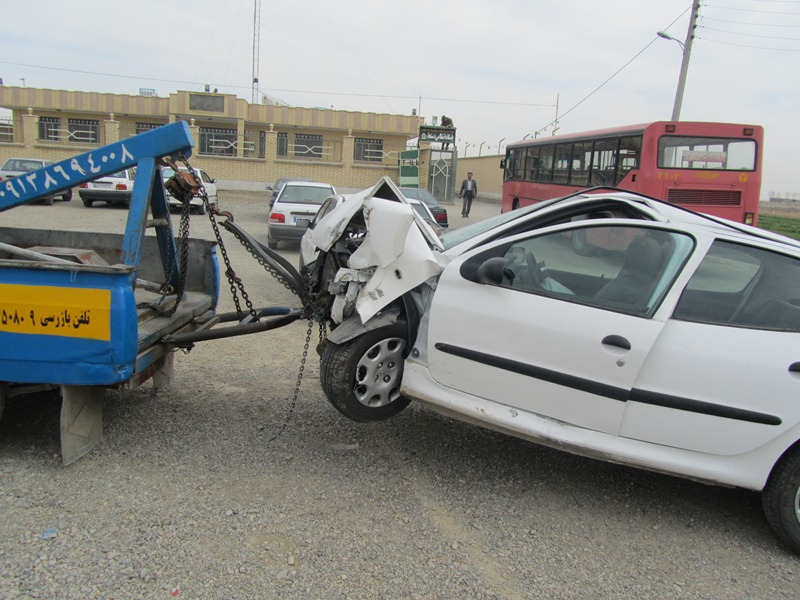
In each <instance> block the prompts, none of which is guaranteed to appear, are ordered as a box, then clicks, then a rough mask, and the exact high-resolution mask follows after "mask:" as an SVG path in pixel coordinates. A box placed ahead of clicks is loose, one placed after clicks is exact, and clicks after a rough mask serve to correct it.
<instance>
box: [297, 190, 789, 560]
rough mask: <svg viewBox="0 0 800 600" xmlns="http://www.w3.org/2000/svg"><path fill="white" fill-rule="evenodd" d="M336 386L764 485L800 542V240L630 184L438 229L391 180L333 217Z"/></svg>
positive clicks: (326, 308)
mask: <svg viewBox="0 0 800 600" xmlns="http://www.w3.org/2000/svg"><path fill="white" fill-rule="evenodd" d="M303 255H304V258H303V260H304V262H305V264H306V267H305V269H304V272H305V277H306V278H307V281H308V284H309V286H310V289H311V291H312V295H313V298H314V306H315V309H316V311H317V314H318V315H322V318H324V319H326V320H327V321H328V323H329V324H330V327H331V333H330V334H329V335H328V338H327V340H326V343H324V344H323V347H322V349H321V356H322V358H321V370H320V371H321V382H322V388H323V390H324V392H325V394H326V396H327V397H328V399H329V400H330V402H331V403H332V404H333V405H334V406H335V407H336V408H337V409H338V410H339V411H340V412H342V413H343V414H344V415H346V416H348V417H350V418H351V419H354V420H356V421H375V420H380V419H386V418H388V417H391V416H392V415H395V414H396V413H398V412H400V411H401V410H402V409H403V408H405V407H406V406H407V405H408V403H409V402H410V401H411V400H415V401H419V402H421V403H423V404H425V405H427V406H429V407H431V408H433V409H435V410H438V411H440V412H442V413H444V414H446V415H450V416H452V417H455V418H457V419H462V420H465V421H469V422H471V423H476V424H479V425H483V426H485V427H488V428H491V429H494V430H499V431H503V432H506V433H509V434H511V435H514V436H518V437H521V438H525V439H528V440H531V441H534V442H537V443H541V444H546V445H549V446H553V447H556V448H561V449H564V450H568V451H571V452H575V453H579V454H583V455H587V456H591V457H595V458H600V459H602V460H608V461H613V462H619V463H624V464H628V465H632V466H636V467H641V468H646V469H651V470H655V471H661V472H666V473H672V474H675V475H680V476H683V477H688V478H691V479H696V480H700V481H704V482H708V483H714V484H723V485H729V486H738V487H742V488H747V489H751V490H758V491H761V492H762V498H763V506H764V511H765V514H766V517H767V520H768V521H769V523H770V524H771V525H772V527H773V528H774V529H775V531H776V532H777V534H778V536H779V537H780V539H781V540H782V541H783V542H785V543H786V544H788V545H789V546H790V547H791V548H792V549H793V550H794V551H796V552H800V441H798V440H800V403H798V402H797V398H798V395H799V394H800V243H798V242H796V241H793V240H790V239H787V238H783V237H781V236H778V235H774V234H770V233H768V232H766V231H762V230H758V229H754V228H750V227H747V226H744V225H738V224H734V223H729V222H727V221H723V220H720V219H715V218H711V217H706V216H702V215H699V214H696V213H693V212H690V211H686V210H683V209H680V208H678V207H675V206H672V205H668V204H665V203H662V202H660V201H657V200H653V199H650V198H647V197H644V196H640V195H637V194H633V193H628V192H621V191H608V190H604V191H597V192H584V193H578V194H573V195H571V196H567V197H564V198H561V199H555V200H551V201H547V202H543V203H540V204H537V205H534V206H531V207H528V208H525V209H521V210H517V211H513V212H511V213H506V214H502V215H498V216H496V217H493V218H490V219H487V220H484V221H480V222H477V223H473V224H470V225H469V226H467V227H463V228H460V229H457V230H454V231H450V232H447V233H445V234H443V235H442V236H441V240H440V239H439V238H437V237H436V236H435V235H434V233H433V231H431V230H430V228H429V227H428V226H427V225H426V224H425V223H424V221H422V220H421V219H418V218H417V217H416V215H415V214H414V211H413V210H412V209H411V208H410V207H409V206H408V205H407V203H406V202H405V199H404V198H403V197H402V194H401V193H400V192H399V190H398V189H397V188H396V187H395V186H394V184H392V182H391V181H389V180H387V179H385V180H382V181H381V182H379V184H378V185H377V186H375V188H373V189H371V190H366V191H365V192H362V193H361V194H357V195H355V196H353V197H351V198H348V199H346V200H344V201H342V202H341V203H339V204H338V205H336V206H333V207H331V209H330V210H329V211H328V212H327V213H326V214H325V215H324V216H321V218H319V219H318V220H317V221H316V222H315V223H314V225H313V228H312V229H310V230H309V231H308V232H307V233H306V237H305V239H304V240H303Z"/></svg>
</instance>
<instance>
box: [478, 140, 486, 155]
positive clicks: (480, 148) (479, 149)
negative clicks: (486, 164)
mask: <svg viewBox="0 0 800 600" xmlns="http://www.w3.org/2000/svg"><path fill="white" fill-rule="evenodd" d="M485 143H486V142H485V141H483V142H481V145H480V146H478V156H480V155H481V150H483V145H484V144H485Z"/></svg>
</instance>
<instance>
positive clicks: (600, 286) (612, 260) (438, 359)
mask: <svg viewBox="0 0 800 600" xmlns="http://www.w3.org/2000/svg"><path fill="white" fill-rule="evenodd" d="M644 239H647V240H648V242H652V244H653V246H654V247H656V246H657V248H656V250H655V251H654V252H657V254H658V255H657V256H655V255H653V256H645V258H644V259H643V260H639V261H638V263H639V264H637V265H634V264H632V263H634V262H636V259H637V258H642V256H644V255H646V254H647V253H645V252H643V251H642V250H641V249H640V248H638V246H640V245H641V244H643V243H644V242H642V240H644ZM637 240H639V241H638V242H637ZM692 247H693V241H692V240H691V239H690V238H688V236H684V235H681V234H677V233H673V232H669V231H665V230H660V229H656V228H652V227H644V226H634V225H631V224H630V223H621V224H609V225H605V224H604V225H600V226H594V225H589V226H587V225H583V226H581V225H577V226H576V225H570V226H559V227H556V228H551V231H549V232H534V233H533V234H531V233H528V234H523V235H520V236H516V237H515V238H511V239H510V240H501V241H496V242H493V243H491V244H489V245H487V246H485V247H483V248H480V249H478V250H474V251H471V252H469V253H467V254H465V255H463V256H461V257H459V258H457V259H456V260H454V261H453V262H451V263H450V264H449V265H448V266H447V267H446V268H445V270H444V272H443V274H442V276H441V278H440V279H439V282H438V285H437V289H436V292H435V294H434V297H433V300H432V306H431V312H430V323H429V329H428V356H429V369H430V373H431V375H432V377H433V378H434V379H435V380H436V381H437V382H439V383H440V384H442V385H445V386H448V387H450V388H453V389H456V390H458V391H460V392H463V393H465V394H470V395H474V396H478V397H481V398H485V399H488V400H491V401H494V402H497V403H499V404H502V405H506V406H508V407H509V410H512V411H517V410H520V411H527V412H530V413H535V414H537V415H541V416H544V417H549V418H551V419H554V420H557V421H560V422H565V423H570V424H573V425H577V426H580V427H585V428H588V429H592V430H596V431H602V432H606V433H611V434H617V433H618V431H619V427H620V424H621V421H622V417H623V414H624V409H625V401H626V400H627V398H628V396H629V394H630V391H631V389H632V388H633V385H634V382H635V381H636V378H637V376H638V374H639V370H640V369H641V367H642V365H643V364H644V362H645V360H646V358H647V356H648V354H649V352H650V350H651V348H652V347H653V345H654V343H655V341H656V339H657V338H658V336H659V334H660V332H661V330H662V328H663V325H664V323H663V319H656V318H654V315H655V314H656V311H657V310H658V308H659V306H660V303H661V300H662V299H663V298H664V296H665V294H666V293H667V291H668V290H669V288H670V286H671V285H672V282H673V281H674V279H675V277H676V276H677V274H678V273H679V271H680V269H681V267H682V266H683V264H684V262H685V260H686V258H687V256H688V255H689V254H690V252H691V249H692ZM636 269H638V270H639V273H636V274H634V273H633V271H634V270H636ZM642 272H643V273H642ZM631 277H634V279H633V280H631V281H628V280H629V279H631ZM635 277H640V279H639V280H638V283H637V280H636V279H635ZM612 284H613V285H612ZM637 286H638V287H639V288H641V290H640V293H639V294H638V296H637V295H636V294H635V293H634V292H635V291H636V289H637ZM614 287H616V288H617V289H616V290H615V289H613V288H614ZM604 290H605V291H604ZM631 290H632V291H631ZM635 296H637V297H635Z"/></svg>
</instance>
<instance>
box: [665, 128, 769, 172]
mask: <svg viewBox="0 0 800 600" xmlns="http://www.w3.org/2000/svg"><path fill="white" fill-rule="evenodd" d="M658 166H659V168H665V169H713V170H721V171H753V170H755V168H756V143H755V141H754V140H729V139H723V138H709V137H679V136H667V135H665V136H662V137H660V138H659V140H658Z"/></svg>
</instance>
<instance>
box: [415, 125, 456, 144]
mask: <svg viewBox="0 0 800 600" xmlns="http://www.w3.org/2000/svg"><path fill="white" fill-rule="evenodd" d="M419 141H420V142H447V143H450V144H455V143H456V128H455V127H432V126H430V125H428V126H424V125H423V126H422V127H420V128H419Z"/></svg>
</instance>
